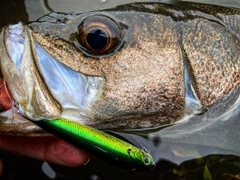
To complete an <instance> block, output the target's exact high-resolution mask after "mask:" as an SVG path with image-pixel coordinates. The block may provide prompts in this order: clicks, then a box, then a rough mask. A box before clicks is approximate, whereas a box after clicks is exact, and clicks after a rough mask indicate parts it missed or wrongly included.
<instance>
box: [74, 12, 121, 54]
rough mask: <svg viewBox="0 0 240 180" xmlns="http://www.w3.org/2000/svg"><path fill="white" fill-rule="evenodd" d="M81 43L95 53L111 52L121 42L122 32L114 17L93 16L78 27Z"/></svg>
mask: <svg viewBox="0 0 240 180" xmlns="http://www.w3.org/2000/svg"><path fill="white" fill-rule="evenodd" d="M78 33H79V41H80V42H79V43H80V45H81V47H82V48H83V49H84V50H86V51H87V52H88V53H90V54H93V55H102V54H109V53H111V52H112V51H113V50H115V49H116V48H117V47H118V45H119V44H120V42H121V38H122V32H121V29H120V27H119V26H118V25H117V23H116V22H114V21H113V20H112V19H110V18H108V17H106V16H101V15H98V16H91V17H89V18H86V19H85V20H84V21H83V22H82V23H81V24H80V25H79V27H78Z"/></svg>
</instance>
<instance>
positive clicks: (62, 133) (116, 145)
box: [34, 118, 154, 170]
mask: <svg viewBox="0 0 240 180" xmlns="http://www.w3.org/2000/svg"><path fill="white" fill-rule="evenodd" d="M34 123H36V124H37V125H38V126H40V127H42V128H43V129H45V130H46V131H48V132H50V133H52V134H53V135H55V136H57V137H60V138H61V139H64V140H65V141H67V142H69V143H72V144H73V145H75V146H77V147H79V148H81V149H83V150H85V151H87V152H89V153H91V154H92V155H95V156H96V157H99V158H102V159H103V160H107V161H110V162H111V163H114V164H116V165H119V166H122V167H124V168H131V169H140V170H144V169H149V168H151V167H153V166H154V161H153V158H152V156H151V155H150V154H149V153H147V152H145V151H143V150H141V149H139V148H137V147H135V146H133V145H131V144H129V143H127V142H125V141H122V140H120V139H118V138H116V137H113V136H111V135H109V134H106V133H104V132H102V131H99V130H96V129H94V128H91V127H88V126H85V125H82V124H78V123H76V122H73V121H70V120H67V119H64V118H58V119H54V120H43V121H35V122H34Z"/></svg>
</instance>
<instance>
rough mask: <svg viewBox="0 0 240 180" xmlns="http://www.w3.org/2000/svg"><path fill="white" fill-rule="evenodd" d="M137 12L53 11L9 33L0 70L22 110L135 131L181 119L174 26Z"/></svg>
mask: <svg viewBox="0 0 240 180" xmlns="http://www.w3.org/2000/svg"><path fill="white" fill-rule="evenodd" d="M131 8H132V9H131ZM131 8H130V9H129V10H127V11H122V10H121V9H117V10H116V9H115V10H109V11H98V12H90V13H83V14H59V13H52V14H49V15H47V16H44V17H42V18H41V19H39V20H38V22H33V23H31V24H28V25H24V24H22V23H19V24H17V25H10V26H8V27H6V28H4V29H3V30H2V39H3V41H4V44H5V50H6V51H5V52H7V53H6V55H5V56H4V57H5V58H6V59H8V60H2V61H1V64H2V65H1V67H2V71H3V74H4V79H5V80H6V81H7V83H8V86H9V88H10V90H11V93H12V95H13V97H14V99H15V101H16V102H17V103H18V105H19V106H18V110H19V112H20V113H21V114H22V115H23V116H25V117H27V118H29V119H31V120H43V119H54V118H57V117H60V116H61V117H65V118H69V119H74V120H76V121H79V122H80V123H84V124H105V123H107V124H109V122H110V123H113V124H117V125H122V126H129V127H136V126H139V127H147V126H152V125H156V124H162V123H169V122H171V121H173V120H176V119H177V118H178V117H180V116H181V115H180V114H181V112H182V111H183V104H184V103H183V100H184V97H183V88H182V87H183V77H182V74H183V68H182V65H181V61H179V59H181V53H180V52H179V44H178V41H177V38H176V33H175V31H174V30H173V21H172V20H171V18H169V17H166V16H159V14H154V13H151V14H150V13H148V12H146V13H143V12H139V11H135V10H134V7H131ZM149 22H151V23H149ZM2 59H3V58H2ZM9 72H10V73H9ZM169 97H171V99H169ZM156 117H161V118H156Z"/></svg>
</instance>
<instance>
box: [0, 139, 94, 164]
mask: <svg viewBox="0 0 240 180" xmlns="http://www.w3.org/2000/svg"><path fill="white" fill-rule="evenodd" d="M0 149H2V150H5V151H9V152H12V153H15V154H20V155H24V156H28V157H31V158H35V159H39V160H45V161H48V162H50V163H54V164H58V165H64V166H71V167H76V166H80V165H82V164H84V163H86V162H87V161H88V159H89V155H88V154H87V153H85V152H84V151H82V150H81V149H79V148H76V147H75V146H73V145H71V144H69V143H67V142H65V141H63V140H61V139H59V138H56V137H11V136H0Z"/></svg>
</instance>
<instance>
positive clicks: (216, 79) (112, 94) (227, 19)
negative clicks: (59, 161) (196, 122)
mask: <svg viewBox="0 0 240 180" xmlns="http://www.w3.org/2000/svg"><path fill="white" fill-rule="evenodd" d="M96 15H102V16H106V17H109V18H111V19H113V20H114V21H115V22H116V23H118V24H119V25H120V27H121V29H122V34H123V39H122V44H121V46H120V47H119V48H118V49H117V51H116V52H114V53H112V54H110V55H103V56H100V57H99V58H96V57H91V56H88V57H87V56H86V55H84V53H82V52H81V51H79V49H78V48H77V47H76V46H75V45H74V42H73V39H74V38H73V37H74V36H75V35H76V33H77V28H78V26H79V24H80V23H81V22H82V21H83V20H84V19H85V18H87V17H89V16H96ZM238 22H240V11H238V10H234V9H228V8H223V7H217V6H209V5H201V4H191V3H180V4H175V5H174V4H161V3H155V4H153V3H151V4H150V3H149V4H148V3H144V4H143V3H135V4H129V5H124V6H119V7H117V8H114V9H110V10H106V11H96V12H90V13H83V14H61V13H53V14H49V15H47V16H44V17H43V18H41V19H40V20H39V21H38V22H34V23H31V24H29V25H28V26H29V27H30V28H31V29H32V31H33V37H34V39H35V41H36V42H37V43H39V44H40V45H41V46H42V47H43V48H44V49H45V50H46V51H47V52H48V53H49V54H50V55H51V56H52V57H54V58H55V59H57V60H58V61H59V62H61V63H63V64H64V65H66V66H67V67H70V68H71V69H73V70H75V71H77V72H79V73H81V74H84V75H88V76H98V77H101V78H104V80H105V86H104V89H103V94H102V96H101V97H100V98H99V99H98V100H97V101H95V102H94V104H93V105H92V107H91V108H92V112H91V113H92V114H91V118H89V119H88V120H87V121H85V123H86V124H91V125H92V126H94V123H95V124H98V123H99V122H100V123H101V122H102V123H103V124H104V123H106V122H109V123H113V124H117V125H121V126H127V127H151V126H159V125H162V124H168V123H173V122H175V121H179V120H181V119H184V117H185V115H186V111H187V112H188V111H189V109H190V112H188V113H193V112H194V110H195V109H196V108H199V107H203V109H204V110H205V111H207V109H208V108H210V107H211V106H212V105H213V104H214V103H215V102H216V100H218V99H221V98H223V97H225V96H226V95H227V94H229V93H230V92H231V91H232V90H233V89H235V88H236V87H238V86H239V83H240V60H239V57H240V56H239V55H240V49H239V38H240V37H239V32H240V26H239V25H238V24H240V23H238ZM185 72H187V73H186V75H187V78H188V80H189V81H190V82H191V87H192V89H189V88H186V77H184V74H185ZM8 83H11V82H8ZM189 92H191V93H189ZM188 94H195V95H194V96H191V97H190V99H191V98H192V99H193V100H194V101H195V102H196V104H195V105H197V107H196V108H195V107H192V106H191V107H189V106H190V104H189V103H187V101H188V100H187V98H189V96H190V95H188Z"/></svg>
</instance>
